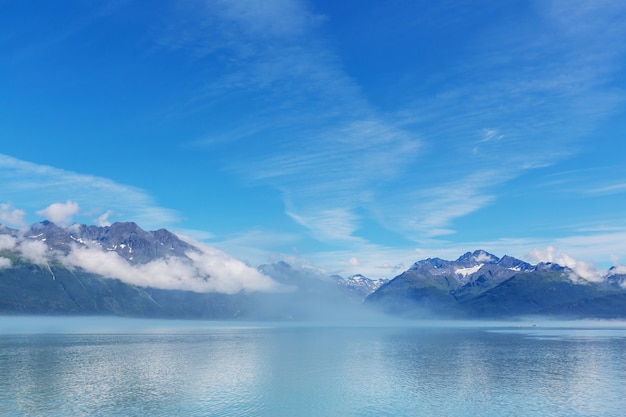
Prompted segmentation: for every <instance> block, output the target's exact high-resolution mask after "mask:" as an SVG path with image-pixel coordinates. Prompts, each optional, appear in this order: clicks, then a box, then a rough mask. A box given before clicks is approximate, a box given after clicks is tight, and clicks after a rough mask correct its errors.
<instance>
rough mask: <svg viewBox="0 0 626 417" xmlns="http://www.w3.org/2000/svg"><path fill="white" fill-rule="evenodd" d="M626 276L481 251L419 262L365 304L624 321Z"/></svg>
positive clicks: (412, 312) (423, 311) (397, 310)
mask: <svg viewBox="0 0 626 417" xmlns="http://www.w3.org/2000/svg"><path fill="white" fill-rule="evenodd" d="M623 283H624V277H623V276H622V275H618V274H613V275H611V276H607V277H606V279H605V280H603V281H602V282H590V281H587V280H585V279H583V278H582V277H579V276H577V275H576V274H575V272H574V271H572V270H571V269H569V268H566V267H563V266H561V265H558V264H553V263H540V264H537V265H534V266H533V265H531V264H528V263H526V262H523V261H521V260H519V259H515V258H512V257H510V256H504V257H503V258H498V257H496V256H494V255H492V254H490V253H487V252H485V251H482V250H478V251H475V252H467V253H466V254H464V255H462V256H461V257H459V258H458V259H457V260H455V261H447V260H443V259H439V258H434V259H426V260H423V261H419V262H416V263H415V264H414V265H413V266H412V267H411V268H409V269H408V270H407V271H405V272H403V273H402V274H400V275H398V276H397V277H395V278H394V279H392V280H391V281H389V282H388V283H386V284H384V285H382V286H381V287H380V288H379V289H378V290H377V291H375V292H374V293H372V294H371V295H370V296H369V297H367V299H366V301H365V303H366V304H367V305H370V306H375V307H377V308H379V309H382V310H383V311H385V312H387V313H391V314H397V315H403V316H424V315H437V316H447V317H464V318H473V317H513V316H519V315H529V314H552V315H560V316H568V317H577V316H585V317H626V304H625V303H622V302H620V300H623V299H624V298H625V297H626V289H625V288H624V286H623V285H624V284H623Z"/></svg>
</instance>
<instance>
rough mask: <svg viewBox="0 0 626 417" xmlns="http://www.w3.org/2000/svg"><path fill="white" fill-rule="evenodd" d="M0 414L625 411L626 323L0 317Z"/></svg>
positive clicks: (573, 413)
mask: <svg viewBox="0 0 626 417" xmlns="http://www.w3.org/2000/svg"><path fill="white" fill-rule="evenodd" d="M0 415H2V416H64V417H65V416H147V415H150V416H525V417H527V416H624V415H626V325H625V324H624V323H539V324H537V326H536V327H532V325H531V324H528V325H527V324H524V323H511V324H506V323H471V324H470V323H458V322H457V323H449V322H439V323H415V324H407V325H393V326H382V325H380V326H365V325H362V324H361V325H357V326H351V325H332V326H329V325H322V324H318V325H315V324H311V323H309V324H303V325H285V324H272V323H261V324H258V323H257V324H255V323H252V324H247V325H245V324H236V325H231V324H225V323H211V322H176V321H142V320H124V319H102V318H100V319H86V318H81V319H60V318H57V319H52V318H32V317H31V318H15V317H3V318H0Z"/></svg>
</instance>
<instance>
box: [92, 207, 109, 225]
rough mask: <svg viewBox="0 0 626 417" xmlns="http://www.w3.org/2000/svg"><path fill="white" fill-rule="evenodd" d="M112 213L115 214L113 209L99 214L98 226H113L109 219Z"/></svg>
mask: <svg viewBox="0 0 626 417" xmlns="http://www.w3.org/2000/svg"><path fill="white" fill-rule="evenodd" d="M111 214H113V211H111V210H107V211H106V212H105V213H103V214H102V215H100V216H98V218H97V219H96V220H95V222H96V226H100V227H105V226H111V222H110V221H109V216H110V215H111Z"/></svg>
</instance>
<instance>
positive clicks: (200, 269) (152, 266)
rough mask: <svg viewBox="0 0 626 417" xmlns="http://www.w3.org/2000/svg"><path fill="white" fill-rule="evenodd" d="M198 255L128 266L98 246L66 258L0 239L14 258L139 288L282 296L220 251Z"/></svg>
mask: <svg viewBox="0 0 626 417" xmlns="http://www.w3.org/2000/svg"><path fill="white" fill-rule="evenodd" d="M196 247H198V246H196ZM198 249H199V250H198V251H193V250H191V251H188V252H187V253H186V255H187V256H188V258H184V257H176V256H170V257H165V258H158V259H155V260H153V261H150V262H148V263H145V264H132V263H130V262H129V261H127V260H126V259H125V258H124V257H122V256H120V255H119V254H118V253H117V252H114V251H107V250H103V249H102V248H101V247H100V246H98V245H86V246H83V245H79V244H75V245H73V246H72V248H71V250H70V251H69V252H68V253H67V254H62V253H59V252H55V251H52V250H50V249H49V248H48V246H47V245H46V244H45V243H44V242H42V241H38V240H30V239H29V238H24V237H20V238H16V237H13V236H9V235H0V250H12V251H16V252H19V253H20V254H21V255H22V256H24V257H25V258H27V259H29V260H31V261H32V262H35V263H37V264H42V265H50V263H51V262H53V261H55V262H60V263H61V264H63V265H64V266H65V267H67V268H69V269H77V268H80V269H82V270H84V271H86V272H90V273H94V274H98V275H102V276H104V277H106V278H116V279H119V280H121V281H124V282H126V283H129V284H133V285H137V286H141V287H153V288H161V289H168V290H187V291H195V292H218V293H223V294H236V293H239V292H242V291H243V292H254V291H264V292H277V291H283V290H284V288H283V287H282V286H281V285H280V284H278V283H277V282H275V281H274V280H272V279H271V278H270V277H268V276H266V275H263V274H262V273H260V272H259V271H257V270H256V269H254V268H251V267H249V266H247V265H246V264H244V263H243V262H241V261H239V260H237V259H235V258H233V257H232V256H230V255H228V254H226V253H224V252H222V251H219V250H217V249H215V248H211V247H207V246H202V247H200V248H198ZM10 266H11V261H10V259H8V258H6V257H4V258H3V257H0V268H2V267H10Z"/></svg>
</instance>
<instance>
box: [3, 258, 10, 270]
mask: <svg viewBox="0 0 626 417" xmlns="http://www.w3.org/2000/svg"><path fill="white" fill-rule="evenodd" d="M10 267H11V260H10V259H9V258H4V257H2V256H0V269H2V268H10Z"/></svg>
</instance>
